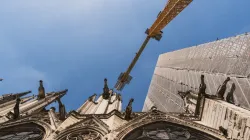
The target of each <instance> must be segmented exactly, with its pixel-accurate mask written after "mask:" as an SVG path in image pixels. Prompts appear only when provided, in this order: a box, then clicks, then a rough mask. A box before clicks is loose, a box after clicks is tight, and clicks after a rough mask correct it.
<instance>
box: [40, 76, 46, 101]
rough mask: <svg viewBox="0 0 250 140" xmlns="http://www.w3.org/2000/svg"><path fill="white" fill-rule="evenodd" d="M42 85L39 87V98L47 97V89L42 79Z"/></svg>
mask: <svg viewBox="0 0 250 140" xmlns="http://www.w3.org/2000/svg"><path fill="white" fill-rule="evenodd" d="M39 82H40V86H39V88H38V100H40V99H43V98H45V89H44V87H43V81H42V80H40V81H39Z"/></svg>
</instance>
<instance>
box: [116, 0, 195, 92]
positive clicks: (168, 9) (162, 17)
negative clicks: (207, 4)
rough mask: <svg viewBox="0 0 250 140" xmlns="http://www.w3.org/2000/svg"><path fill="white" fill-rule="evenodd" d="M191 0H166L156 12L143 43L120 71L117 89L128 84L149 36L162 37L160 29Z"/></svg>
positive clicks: (158, 38)
mask: <svg viewBox="0 0 250 140" xmlns="http://www.w3.org/2000/svg"><path fill="white" fill-rule="evenodd" d="M192 1H193V0H168V3H167V5H166V6H165V8H164V9H163V11H162V12H160V13H159V14H158V17H157V19H156V20H155V22H154V23H153V25H152V26H151V27H150V28H149V29H147V30H146V34H147V37H146V39H145V41H144V42H143V44H142V45H141V47H140V49H139V51H138V52H137V53H136V55H135V57H134V59H133V61H132V62H131V64H130V65H129V67H128V69H127V71H126V72H124V73H121V74H120V76H119V77H118V81H117V83H116V85H115V88H116V89H117V90H122V89H123V88H124V86H125V85H126V84H129V82H130V81H131V79H132V77H131V76H130V75H129V74H130V72H131V71H132V69H133V67H134V66H135V64H136V62H137V60H138V59H139V57H140V55H141V53H142V52H143V50H144V49H145V47H146V45H147V43H148V42H149V40H150V38H154V39H156V40H158V41H160V39H161V37H162V33H163V32H162V29H163V28H164V27H165V26H166V25H167V24H168V23H169V22H170V21H172V20H173V19H174V18H175V17H176V16H177V15H178V14H179V13H180V12H181V11H182V10H183V9H185V8H186V7H187V6H188V5H189V4H190V3H191V2H192Z"/></svg>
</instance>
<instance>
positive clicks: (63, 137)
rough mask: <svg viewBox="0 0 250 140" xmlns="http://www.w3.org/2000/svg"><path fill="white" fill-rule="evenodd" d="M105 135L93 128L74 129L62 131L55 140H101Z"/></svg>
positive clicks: (103, 132) (98, 129) (99, 129)
mask: <svg viewBox="0 0 250 140" xmlns="http://www.w3.org/2000/svg"><path fill="white" fill-rule="evenodd" d="M106 134H107V133H106V132H105V131H103V130H102V129H101V128H98V127H95V126H85V127H79V126H77V127H74V128H71V129H67V130H66V131H63V132H62V133H61V134H59V136H58V137H57V138H56V139H57V140H89V139H91V140H102V139H103V137H104V136H105V135H106Z"/></svg>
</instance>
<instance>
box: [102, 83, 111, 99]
mask: <svg viewBox="0 0 250 140" xmlns="http://www.w3.org/2000/svg"><path fill="white" fill-rule="evenodd" d="M109 96H110V94H109V87H108V80H107V79H106V78H105V79H104V88H103V93H102V97H103V99H109Z"/></svg>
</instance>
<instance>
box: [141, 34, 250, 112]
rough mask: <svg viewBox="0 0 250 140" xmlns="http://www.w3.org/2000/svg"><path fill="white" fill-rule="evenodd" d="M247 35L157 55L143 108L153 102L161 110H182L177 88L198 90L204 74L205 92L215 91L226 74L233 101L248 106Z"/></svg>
mask: <svg viewBox="0 0 250 140" xmlns="http://www.w3.org/2000/svg"><path fill="white" fill-rule="evenodd" d="M249 64H250V35H248V34H243V35H238V36H236V37H230V38H226V39H222V40H217V41H214V42H210V43H206V44H201V45H198V46H194V47H190V48H185V49H181V50H177V51H174V52H169V53H165V54H162V55H160V56H159V58H158V62H157V65H156V68H155V71H154V75H153V78H152V81H151V84H150V87H149V90H148V95H147V98H146V100H145V103H144V107H143V111H147V110H148V109H150V107H151V106H153V105H155V106H157V107H158V108H159V109H160V110H162V111H168V112H176V111H177V112H180V111H184V108H183V102H182V100H181V98H180V97H179V96H178V94H177V91H187V90H193V91H198V88H199V84H200V76H201V74H204V75H205V83H206V85H207V89H206V93H208V94H216V91H217V89H218V87H219V86H220V85H221V84H222V83H223V81H224V80H225V79H226V77H230V78H231V80H230V82H229V83H228V85H227V91H226V93H225V96H224V97H226V95H227V93H228V91H229V90H230V87H231V84H232V83H235V85H236V90H235V92H234V98H235V102H236V104H240V106H242V107H245V108H250V104H249V102H250V79H249V74H250V65H249Z"/></svg>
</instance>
